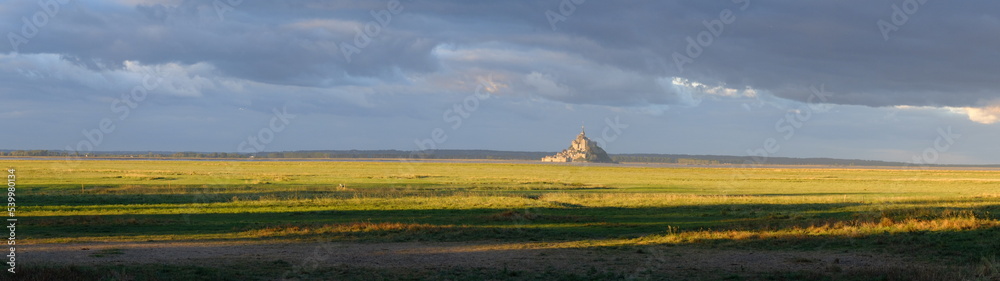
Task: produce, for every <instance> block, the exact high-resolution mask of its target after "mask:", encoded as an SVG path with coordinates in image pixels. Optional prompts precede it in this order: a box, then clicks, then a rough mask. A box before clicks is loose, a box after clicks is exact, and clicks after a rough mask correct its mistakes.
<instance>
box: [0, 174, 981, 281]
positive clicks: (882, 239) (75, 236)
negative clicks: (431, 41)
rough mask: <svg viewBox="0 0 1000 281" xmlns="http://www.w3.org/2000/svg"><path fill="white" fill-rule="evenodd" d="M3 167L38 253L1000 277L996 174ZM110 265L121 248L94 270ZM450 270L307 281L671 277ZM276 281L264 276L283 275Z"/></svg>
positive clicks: (44, 270) (71, 270) (229, 270)
mask: <svg viewBox="0 0 1000 281" xmlns="http://www.w3.org/2000/svg"><path fill="white" fill-rule="evenodd" d="M5 165H6V166H8V167H13V168H15V169H16V170H17V172H16V173H17V177H18V181H17V184H18V189H17V204H18V207H19V208H18V216H19V218H20V220H21V223H22V224H23V226H22V228H21V230H20V232H19V233H18V235H19V236H18V239H19V241H22V243H26V244H31V246H43V245H58V244H74V243H108V242H123V241H124V242H154V243H155V242H162V241H196V242H197V241H200V242H217V241H229V242H233V241H235V242H246V243H321V242H322V243H328V242H335V243H349V244H354V243H359V244H377V243H383V244H390V243H412V242H419V243H443V242H462V243H494V244H496V245H499V246H495V248H497V249H501V250H503V249H507V250H511V249H529V248H530V249H588V250H602V251H610V252H608V255H610V256H615V255H619V254H621V253H630V254H632V253H636V252H638V253H640V254H642V253H643V251H646V252H649V251H650V250H649V249H653V250H652V251H654V252H655V251H658V250H656V249H663V247H674V248H676V249H694V250H698V251H701V250H711V251H724V250H741V251H744V250H745V251H772V252H773V251H778V252H780V251H794V252H803V251H804V252H809V251H823V252H844V253H848V252H850V253H861V254H876V255H886V256H893V257H909V258H913V259H915V260H917V261H920V262H925V263H927V264H935V265H941V266H942V269H940V270H938V269H923V270H900V268H908V267H907V266H908V265H906V264H901V265H899V267H893V268H886V269H884V270H881V271H879V270H876V271H863V272H852V271H850V270H840V269H838V268H834V267H835V266H834V265H831V266H830V267H828V269H829V268H832V269H829V270H826V271H821V272H782V271H780V270H778V271H770V272H763V273H761V272H751V273H746V274H744V273H740V272H722V273H711V272H710V273H693V274H690V275H687V276H688V277H683V276H681V277H678V276H677V275H673V276H672V277H670V279H673V278H681V279H684V278H692V279H699V278H701V279H716V278H732V279H735V280H741V279H764V280H767V279H779V280H786V279H787V280H794V279H798V278H810V279H816V278H818V279H816V280H822V279H830V280H845V279H846V280H886V279H887V280H908V279H914V278H916V279H921V278H923V279H925V280H934V279H937V278H949V279H968V280H990V278H998V276H1000V275H998V273H997V272H996V271H997V267H998V266H1000V263H998V262H997V258H998V256H1000V220H998V219H1000V177H998V175H1000V172H997V171H977V170H917V169H913V170H892V169H868V170H864V169H833V168H815V169H805V168H769V169H735V168H726V167H720V168H653V167H633V166H627V165H620V166H583V165H549V164H544V165H543V164H518V163H506V164H504V163H402V162H305V161H303V162H271V161H257V162H244V161H83V162H79V165H77V166H67V165H66V163H63V162H61V161H56V160H52V161H44V160H37V161H35V160H30V161H29V160H16V161H5ZM341 185H343V186H341ZM125 251H126V252H128V251H129V250H128V249H125ZM115 254H116V252H115V251H114V250H111V251H107V252H106V253H95V254H94V255H92V257H93V259H100V258H102V257H103V256H105V255H111V256H114V255H115ZM95 255H96V256H95ZM622 255H624V254H622ZM646 255H647V256H648V255H649V254H648V253H646ZM283 262H284V263H277V265H273V264H272V265H271V266H269V268H270V269H267V270H264V269H259V270H262V273H260V274H263V275H267V274H273V273H275V272H280V271H281V270H283V269H282V268H283V267H284V268H287V267H290V266H291V265H288V264H289V263H294V261H283ZM802 262H803V263H808V262H811V261H809V260H803V261H802ZM23 266H25V269H26V270H28V273H26V274H28V276H42V277H37V278H40V279H37V280H43V279H44V278H45V277H44V276H77V277H79V276H92V277H95V278H105V279H108V278H110V279H109V280H115V279H116V277H115V276H116V275H115V274H126V275H128V276H131V277H130V278H135V279H137V280H143V279H145V278H147V277H149V276H161V274H167V275H166V276H174V277H176V278H188V277H190V276H188V275H190V274H194V273H192V272H211V274H214V275H211V276H215V278H209V279H219V278H221V277H225V276H239V275H238V274H236V275H233V272H237V271H240V270H245V268H258V267H259V266H258V265H255V264H253V263H252V262H251V263H247V264H245V265H243V266H244V268H242V269H241V268H240V267H239V266H236V267H233V266H229V267H203V266H202V267H199V266H193V265H148V264H146V265H144V264H123V265H102V266H92V267H86V268H79V267H72V266H68V265H62V264H46V265H23ZM449 270H450V271H444V272H445V273H443V274H446V275H445V276H444V277H442V276H440V275H434V274H442V273H441V272H442V271H428V272H423V271H419V270H417V271H409V270H407V271H405V272H406V273H401V272H402V271H397V269H392V268H389V269H385V268H381V269H378V270H369V269H364V268H352V267H348V268H341V269H338V270H326V271H324V270H318V271H317V272H316V273H314V274H318V275H315V276H306V277H309V278H317V279H352V278H359V279H363V278H362V277H363V276H365V275H363V274H368V273H363V272H377V273H378V274H380V275H379V276H381V277H382V278H385V279H390V280H393V279H407V278H414V279H422V278H433V279H438V278H445V279H467V278H471V279H481V278H480V277H483V276H490V277H489V278H496V279H501V280H504V279H539V280H554V279H565V280H576V279H582V280H590V279H594V280H601V279H661V278H659V277H663V276H660V275H656V274H652V273H651V274H646V275H642V276H638V277H637V276H635V275H634V274H633V275H629V274H625V273H621V272H618V271H616V270H614V269H607V270H605V269H597V270H595V271H592V272H582V273H581V272H562V271H561V270H559V268H558V267H557V268H554V269H552V270H550V271H548V272H537V271H523V272H520V273H516V274H515V273H511V274H508V273H509V272H517V270H516V269H512V270H508V269H507V268H504V269H503V271H502V272H499V271H498V272H492V271H490V270H489V269H476V268H451V269H449ZM484 270H485V271H484ZM165 272H166V273H165ZM422 272H423V273H422ZM32 274H34V275H32ZM109 274H110V275H109ZM129 274H130V275H129ZM170 274H174V275H170ZM331 274H340V275H336V276H338V277H337V278H334V277H331V276H333V275H331ZM477 274H482V276H480V275H477ZM716 274H721V275H716ZM194 275H197V274H194ZM109 276H110V277H109ZM269 276H272V277H268V278H261V279H262V280H271V279H274V278H276V277H273V276H277V275H269ZM497 276H500V277H497ZM657 276H659V277H657ZM7 277H9V276H5V278H7ZM22 277H23V276H22ZM53 278H54V277H53ZM80 278H84V277H80ZM484 278H485V277H484ZM894 278H895V279H894ZM120 279H128V278H120ZM152 279H155V278H151V280H152ZM170 279H173V278H163V279H159V280H170ZM223 279H224V278H223ZM242 279H244V278H234V280H242ZM249 279H253V278H249ZM303 279H308V278H303ZM662 279H667V278H662ZM993 280H996V279H993Z"/></svg>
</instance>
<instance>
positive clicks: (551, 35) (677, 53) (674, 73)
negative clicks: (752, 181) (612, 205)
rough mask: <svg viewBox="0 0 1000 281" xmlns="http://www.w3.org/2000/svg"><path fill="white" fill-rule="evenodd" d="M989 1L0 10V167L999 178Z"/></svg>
mask: <svg viewBox="0 0 1000 281" xmlns="http://www.w3.org/2000/svg"><path fill="white" fill-rule="evenodd" d="M997 10H1000V2H996V1H966V2H962V3H961V4H955V3H946V2H940V1H926V0H907V1H895V0H888V1H870V0H837V1H825V0H824V1H793V0H772V1H763V0H725V1H693V0H692V1H675V0H648V1H598V0H558V1H557V0H543V1H520V0H510V1H469V0H434V1H431V0H399V1H397V0H393V1H388V0H373V1H368V0H364V1H351V0H344V1H238V0H218V1H183V0H114V1H110V0H109V1H85V0H42V1H4V2H2V3H0V35H3V37H2V38H3V39H4V40H3V41H2V42H0V100H2V102H0V121H2V122H0V130H2V132H3V136H4V138H3V140H2V141H0V149H50V150H69V151H79V152H88V151H121V150H127V151H146V150H153V151H206V152H209V151H211V152H216V151H218V152H244V153H254V152H260V151H289V150H350V149H359V150H365V149H399V150H419V149H489V150H512V151H553V152H554V151H559V150H562V149H564V148H565V147H567V146H568V145H569V142H570V141H571V140H572V139H573V138H574V137H575V136H576V134H577V133H579V130H580V127H581V126H582V125H585V126H586V130H587V133H588V136H590V138H591V139H594V140H596V141H598V142H599V143H600V144H601V145H602V146H603V147H604V148H605V150H607V151H608V152H609V153H612V154H616V153H668V154H711V155H738V156H748V155H749V156H755V157H758V158H760V159H763V160H766V159H767V158H768V157H830V158H846V159H866V160H885V161H900V162H907V163H915V164H996V163H1000V149H998V148H997V146H996V142H995V141H996V140H1000V130H997V129H998V128H1000V127H998V126H1000V92H998V90H1000V79H998V77H997V74H998V73H1000V56H998V55H997V50H1000V36H997V34H1000V20H998V17H997V15H996V13H995V11H997Z"/></svg>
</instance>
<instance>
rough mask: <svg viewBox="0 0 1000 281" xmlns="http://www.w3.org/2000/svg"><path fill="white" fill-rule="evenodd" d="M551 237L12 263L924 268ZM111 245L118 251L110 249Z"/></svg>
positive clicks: (141, 249)
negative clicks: (606, 245) (593, 244)
mask: <svg viewBox="0 0 1000 281" xmlns="http://www.w3.org/2000/svg"><path fill="white" fill-rule="evenodd" d="M552 245H553V244H547V243H534V244H510V243H498V242H494V243H489V242H447V243H445V242H434V243H415V242H407V243H281V244H276V243H274V242H271V243H265V242H249V243H248V242H113V243H80V244H40V245H25V246H22V247H21V248H19V249H20V251H21V255H20V256H19V259H18V261H19V263H20V264H21V265H28V264H56V265H69V264H78V265H87V264H142V263H157V264H194V265H212V264H226V263H232V262H246V261H264V262H270V261H276V260H283V261H285V262H288V263H290V264H292V265H301V264H306V263H312V262H316V263H317V264H318V265H319V266H341V265H348V266H359V267H374V268H449V267H466V268H501V267H506V268H509V269H512V270H537V269H546V268H556V269H559V270H568V271H584V270H588V269H590V268H603V269H610V268H614V269H616V270H618V271H623V272H631V271H634V272H641V271H678V270H680V271H708V270H723V271H731V272H772V271H786V272H787V271H812V272H827V271H831V270H833V271H840V270H843V271H854V270H860V271H867V270H879V269H885V268H903V267H906V268H912V267H924V268H926V267H930V266H932V265H930V264H926V263H924V262H919V261H915V260H912V259H908V258H905V257H897V256H886V255H872V254H863V253H844V252H823V251H809V252H802V251H752V250H716V249H702V248H694V247H667V246H656V247H646V248H641V249H640V250H634V249H633V250H627V251H626V250H616V249H562V248H552ZM112 249H117V250H112Z"/></svg>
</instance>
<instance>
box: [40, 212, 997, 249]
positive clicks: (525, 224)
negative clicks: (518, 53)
mask: <svg viewBox="0 0 1000 281" xmlns="http://www.w3.org/2000/svg"><path fill="white" fill-rule="evenodd" d="M858 205H860V204H857V203H832V204H724V205H723V204H718V205H694V206H677V207H657V208H613V207H600V208H594V207H573V208H529V209H498V208H482V209H454V210H448V209H431V210H370V211H344V210H332V209H335V208H336V206H331V207H330V209H331V210H319V211H280V210H273V211H270V212H259V213H235V214H219V213H211V209H207V210H204V211H205V212H204V213H200V214H189V215H186V216H184V215H181V214H170V215H104V216H33V217H30V218H27V219H25V221H26V222H25V224H26V225H29V226H30V228H31V231H30V232H28V233H25V234H24V235H25V236H27V238H35V239H55V240H60V239H61V240H60V241H102V240H106V239H109V238H108V237H109V236H113V237H114V238H113V239H119V240H133V241H135V240H145V239H152V240H160V239H165V240H167V239H169V240H189V239H193V240H246V239H260V238H265V239H278V240H281V239H287V240H335V241H370V242H385V241H393V242H395V241H481V240H503V241H511V242H525V241H539V242H567V241H583V240H591V241H593V242H595V243H596V244H601V243H602V242H601V241H602V240H616V239H617V240H621V241H624V242H623V243H625V244H628V243H633V242H643V243H647V244H657V243H665V244H695V245H703V246H710V247H716V246H724V247H751V248H761V249H771V248H778V249H801V250H810V249H847V250H849V249H879V251H888V252H894V253H900V254H907V253H910V252H915V253H919V254H921V255H925V256H933V257H957V258H962V259H977V258H979V257H981V256H988V255H990V254H991V253H1000V240H998V239H995V238H996V237H1000V229H998V228H997V227H996V224H992V225H982V223H981V221H983V222H990V221H994V222H995V220H996V219H997V218H996V217H995V216H993V215H991V213H990V211H996V210H1000V205H987V206H982V207H978V208H938V207H926V208H898V209H891V210H882V211H877V212H876V211H872V212H851V211H846V210H845V209H849V208H850V207H854V206H858ZM935 220H941V222H937V221H935ZM949 220H955V221H949ZM908 222H911V223H910V224H907V223H908ZM928 222H931V223H934V224H933V225H929V226H927V228H921V227H923V226H922V225H923V224H929V223H928ZM947 224H956V225H955V226H950V225H947ZM859 226H864V228H860V229H861V231H860V232H858V231H857V230H856V231H854V232H851V231H850V230H847V232H845V231H843V230H842V228H846V229H850V228H852V227H853V228H858V227H859ZM824 227H825V228H824ZM935 227H936V228H935ZM811 228H820V229H819V230H815V231H810V230H809V229H811ZM826 228H828V229H829V231H827V230H824V229H826ZM768 233H776V234H773V235H772V234H768ZM684 235H687V236H684ZM672 236H678V237H672ZM657 237H659V238H657ZM664 237H665V238H664ZM660 238H662V239H660ZM628 239H638V240H635V241H632V242H629V241H630V240H628ZM663 241H666V242H663Z"/></svg>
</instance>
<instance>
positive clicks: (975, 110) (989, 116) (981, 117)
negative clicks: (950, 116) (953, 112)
mask: <svg viewBox="0 0 1000 281" xmlns="http://www.w3.org/2000/svg"><path fill="white" fill-rule="evenodd" d="M961 110H962V111H964V112H965V114H967V115H968V116H969V120H972V121H973V122H976V123H980V124H996V123H997V122H1000V103H994V105H991V106H985V107H965V108H961Z"/></svg>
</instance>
